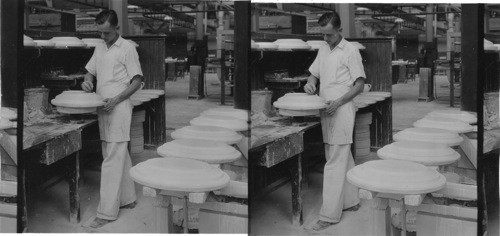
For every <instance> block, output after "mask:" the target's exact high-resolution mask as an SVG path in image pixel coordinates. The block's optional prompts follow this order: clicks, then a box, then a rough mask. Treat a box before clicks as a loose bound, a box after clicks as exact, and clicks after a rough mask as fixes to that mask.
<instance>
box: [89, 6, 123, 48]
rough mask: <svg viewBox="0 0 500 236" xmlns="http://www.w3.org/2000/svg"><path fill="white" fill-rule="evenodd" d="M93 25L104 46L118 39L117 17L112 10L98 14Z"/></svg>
mask: <svg viewBox="0 0 500 236" xmlns="http://www.w3.org/2000/svg"><path fill="white" fill-rule="evenodd" d="M95 23H96V24H97V29H98V30H99V34H101V38H102V39H103V40H104V42H106V44H112V43H113V42H114V41H115V40H116V39H117V38H118V30H119V29H120V26H118V16H117V15H116V12H115V11H113V10H104V11H102V12H100V13H99V14H98V15H97V16H96V18H95Z"/></svg>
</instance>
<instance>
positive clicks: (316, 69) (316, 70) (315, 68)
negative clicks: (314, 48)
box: [309, 50, 320, 78]
mask: <svg viewBox="0 0 500 236" xmlns="http://www.w3.org/2000/svg"><path fill="white" fill-rule="evenodd" d="M319 53H320V50H318V54H317V55H316V59H314V62H313V63H312V64H311V66H310V67H309V72H310V73H311V75H313V76H314V77H316V78H319V65H320V59H319V58H320V56H319Z"/></svg>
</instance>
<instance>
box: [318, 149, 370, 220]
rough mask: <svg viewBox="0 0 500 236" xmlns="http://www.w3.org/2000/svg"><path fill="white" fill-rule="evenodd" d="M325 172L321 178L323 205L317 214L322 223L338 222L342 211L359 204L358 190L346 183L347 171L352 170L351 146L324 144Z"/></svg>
mask: <svg viewBox="0 0 500 236" xmlns="http://www.w3.org/2000/svg"><path fill="white" fill-rule="evenodd" d="M325 157H326V164H325V171H324V176H323V205H322V207H321V211H320V213H319V219H320V220H322V221H327V222H332V223H337V222H340V217H341V216H342V209H346V208H349V207H353V206H355V205H357V204H358V203H359V201H360V200H359V196H358V188H357V187H356V186H354V185H352V184H350V183H349V182H348V181H347V178H346V174H347V171H348V170H350V169H352V168H354V159H353V157H352V153H351V144H342V145H338V144H334V145H329V144H325Z"/></svg>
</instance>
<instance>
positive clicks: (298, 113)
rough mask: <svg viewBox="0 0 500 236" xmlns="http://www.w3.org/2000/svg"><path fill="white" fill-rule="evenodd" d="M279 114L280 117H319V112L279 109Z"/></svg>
mask: <svg viewBox="0 0 500 236" xmlns="http://www.w3.org/2000/svg"><path fill="white" fill-rule="evenodd" d="M278 112H279V114H280V115H282V116H292V117H295V116H317V115H319V110H317V109H316V110H288V109H279V111H278Z"/></svg>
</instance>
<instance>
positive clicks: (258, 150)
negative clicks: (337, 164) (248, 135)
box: [250, 119, 320, 225]
mask: <svg viewBox="0 0 500 236" xmlns="http://www.w3.org/2000/svg"><path fill="white" fill-rule="evenodd" d="M319 125H320V123H319V122H317V121H305V122H292V120H290V119H282V120H277V121H273V122H268V123H266V124H265V125H258V126H255V127H252V139H251V149H250V158H251V159H253V161H252V162H251V163H252V165H259V166H263V167H266V168H271V167H273V166H276V165H278V164H280V163H284V162H288V165H289V170H290V175H291V176H290V177H291V182H292V223H293V224H294V225H302V223H303V219H302V193H301V192H302V176H303V175H302V152H303V151H304V138H303V135H304V132H305V131H306V130H309V129H312V128H314V127H318V126H319ZM250 179H253V178H252V177H250ZM250 184H251V182H250Z"/></svg>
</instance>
